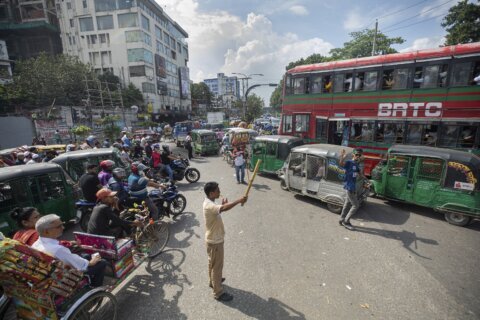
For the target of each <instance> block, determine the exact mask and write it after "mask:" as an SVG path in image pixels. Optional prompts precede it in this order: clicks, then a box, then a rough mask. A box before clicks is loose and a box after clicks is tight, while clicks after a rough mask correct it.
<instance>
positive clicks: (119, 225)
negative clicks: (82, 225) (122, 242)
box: [87, 189, 142, 238]
mask: <svg viewBox="0 0 480 320" xmlns="http://www.w3.org/2000/svg"><path fill="white" fill-rule="evenodd" d="M116 194H117V192H115V191H112V190H110V189H101V190H99V191H98V192H97V199H98V204H97V205H96V206H95V208H93V211H92V215H91V217H90V220H89V221H88V228H87V232H88V233H91V234H98V235H102V236H114V237H115V238H121V237H122V234H123V231H124V230H125V232H126V233H127V234H128V233H130V228H131V227H133V226H141V225H142V222H141V221H136V220H135V221H132V222H131V221H127V220H124V219H121V218H120V217H119V216H118V215H117V214H116V213H115V212H114V209H118V205H117V199H116V198H115V195H116Z"/></svg>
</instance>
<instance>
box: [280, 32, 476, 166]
mask: <svg viewBox="0 0 480 320" xmlns="http://www.w3.org/2000/svg"><path fill="white" fill-rule="evenodd" d="M284 80H285V81H284V89H283V104H282V119H281V125H280V134H284V135H296V136H300V137H303V138H304V139H305V140H306V141H307V142H310V143H330V144H337V145H345V146H350V147H361V148H362V149H363V150H364V152H365V156H366V161H365V173H366V174H367V175H369V174H370V171H371V169H372V168H373V167H374V166H375V165H376V163H378V161H379V160H380V159H381V158H382V156H383V155H384V154H385V153H386V151H387V149H388V148H389V147H390V146H391V145H392V144H413V145H425V146H436V147H445V148H451V149H461V150H465V151H469V152H473V153H477V154H478V153H479V145H480V42H477V43H471V44H462V45H456V46H449V47H441V48H436V49H431V50H422V51H415V52H407V53H395V54H388V55H382V56H373V57H365V58H358V59H350V60H342V61H332V62H326V63H318V64H311V65H302V66H297V67H295V68H293V69H290V70H288V71H287V73H286V75H285V78H284Z"/></svg>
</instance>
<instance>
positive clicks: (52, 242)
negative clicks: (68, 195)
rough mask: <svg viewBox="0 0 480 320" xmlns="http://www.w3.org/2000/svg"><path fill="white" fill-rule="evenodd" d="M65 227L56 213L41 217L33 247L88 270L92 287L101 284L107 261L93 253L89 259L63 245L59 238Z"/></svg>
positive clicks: (36, 227) (78, 267)
mask: <svg viewBox="0 0 480 320" xmlns="http://www.w3.org/2000/svg"><path fill="white" fill-rule="evenodd" d="M63 228H64V226H63V222H62V220H60V217H59V216H57V215H56V214H47V215H46V216H43V217H41V218H40V219H38V221H37V223H36V224H35V229H36V230H37V232H38V234H39V238H38V240H37V241H35V243H34V244H33V245H32V248H34V249H36V250H38V251H41V252H44V253H46V254H49V255H51V256H52V257H55V258H56V259H58V260H60V261H62V262H63V263H65V264H67V265H69V266H71V267H72V268H74V269H77V270H80V271H84V272H86V273H87V275H88V276H89V278H90V285H91V286H92V287H99V286H101V285H102V284H103V276H104V273H105V267H106V266H107V262H106V261H105V260H103V259H102V258H101V257H100V256H99V255H93V257H92V258H91V259H90V261H89V260H87V259H84V258H82V257H80V256H79V255H77V254H74V253H72V252H71V251H70V250H69V249H68V248H66V247H64V246H62V245H61V244H60V242H59V241H58V240H57V239H58V238H59V237H60V236H61V235H62V233H63Z"/></svg>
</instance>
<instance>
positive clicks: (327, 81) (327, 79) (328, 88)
mask: <svg viewBox="0 0 480 320" xmlns="http://www.w3.org/2000/svg"><path fill="white" fill-rule="evenodd" d="M332 80H333V79H332V76H330V75H328V76H323V77H322V84H323V93H331V92H332V87H333V81H332Z"/></svg>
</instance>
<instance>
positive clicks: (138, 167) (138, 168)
mask: <svg viewBox="0 0 480 320" xmlns="http://www.w3.org/2000/svg"><path fill="white" fill-rule="evenodd" d="M130 169H132V172H133V173H135V174H139V173H140V172H142V171H146V170H148V169H149V168H148V167H147V166H146V165H144V164H143V163H141V162H134V163H132V165H131V166H130Z"/></svg>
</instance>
